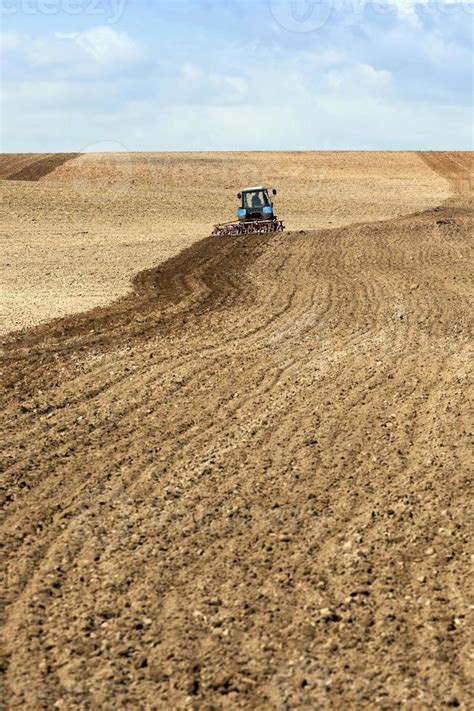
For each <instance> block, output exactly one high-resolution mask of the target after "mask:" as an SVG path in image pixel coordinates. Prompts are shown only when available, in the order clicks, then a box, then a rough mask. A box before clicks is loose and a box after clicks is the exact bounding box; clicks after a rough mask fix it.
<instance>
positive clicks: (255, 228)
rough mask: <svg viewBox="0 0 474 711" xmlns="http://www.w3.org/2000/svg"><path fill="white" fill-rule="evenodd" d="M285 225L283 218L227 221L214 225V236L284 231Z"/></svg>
mask: <svg viewBox="0 0 474 711" xmlns="http://www.w3.org/2000/svg"><path fill="white" fill-rule="evenodd" d="M284 229H285V225H284V224H283V222H282V221H281V220H251V221H249V222H225V223H224V224H223V225H214V231H213V233H212V234H213V236H214V235H215V236H218V237H231V236H232V235H264V234H269V233H270V232H283V230H284Z"/></svg>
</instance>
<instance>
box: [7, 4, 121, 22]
mask: <svg viewBox="0 0 474 711" xmlns="http://www.w3.org/2000/svg"><path fill="white" fill-rule="evenodd" d="M127 2H128V0H0V15H19V14H24V15H59V14H65V15H90V16H95V17H102V18H105V20H106V21H107V22H108V23H110V24H114V23H116V22H120V20H121V18H122V16H123V13H124V11H125V6H126V5H127Z"/></svg>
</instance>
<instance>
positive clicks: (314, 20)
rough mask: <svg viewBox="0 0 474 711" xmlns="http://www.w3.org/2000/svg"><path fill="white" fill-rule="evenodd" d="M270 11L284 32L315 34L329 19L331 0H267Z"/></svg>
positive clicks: (331, 7)
mask: <svg viewBox="0 0 474 711" xmlns="http://www.w3.org/2000/svg"><path fill="white" fill-rule="evenodd" d="M269 4H270V10H271V13H272V15H273V17H274V18H275V20H276V21H277V22H278V24H279V25H280V26H281V27H283V28H284V29H285V30H289V31H290V32H315V31H316V30H319V29H320V28H321V27H323V26H324V25H325V24H326V22H327V21H328V20H329V18H330V17H331V13H332V10H333V2H332V0H269Z"/></svg>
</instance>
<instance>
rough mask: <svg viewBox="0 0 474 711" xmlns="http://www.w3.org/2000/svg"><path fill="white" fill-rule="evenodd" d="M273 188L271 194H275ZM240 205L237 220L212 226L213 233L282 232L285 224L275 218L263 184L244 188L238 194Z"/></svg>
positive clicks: (268, 195)
mask: <svg viewBox="0 0 474 711" xmlns="http://www.w3.org/2000/svg"><path fill="white" fill-rule="evenodd" d="M276 194H277V192H276V190H275V189H273V190H272V195H276ZM237 197H238V199H239V200H240V207H239V208H237V222H225V223H224V224H221V225H215V226H214V232H213V233H212V234H213V235H219V236H221V235H224V236H229V235H250V234H266V233H268V232H283V230H284V229H285V226H284V224H283V222H282V221H281V220H277V218H276V215H275V213H274V212H273V202H272V201H271V199H270V194H269V191H268V189H267V188H265V187H263V185H260V186H257V187H255V188H245V189H244V190H242V191H241V192H240V193H239V194H238V195H237Z"/></svg>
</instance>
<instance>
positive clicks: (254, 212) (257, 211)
mask: <svg viewBox="0 0 474 711" xmlns="http://www.w3.org/2000/svg"><path fill="white" fill-rule="evenodd" d="M272 194H273V195H276V190H275V189H274V190H272ZM237 197H238V198H239V200H240V201H241V205H240V207H239V208H238V210H237V218H238V219H239V220H273V219H275V215H274V214H273V203H272V201H271V199H270V196H269V191H268V189H267V188H264V187H263V186H262V185H260V186H258V187H255V188H245V190H242V192H240V193H239V194H238V195H237Z"/></svg>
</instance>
